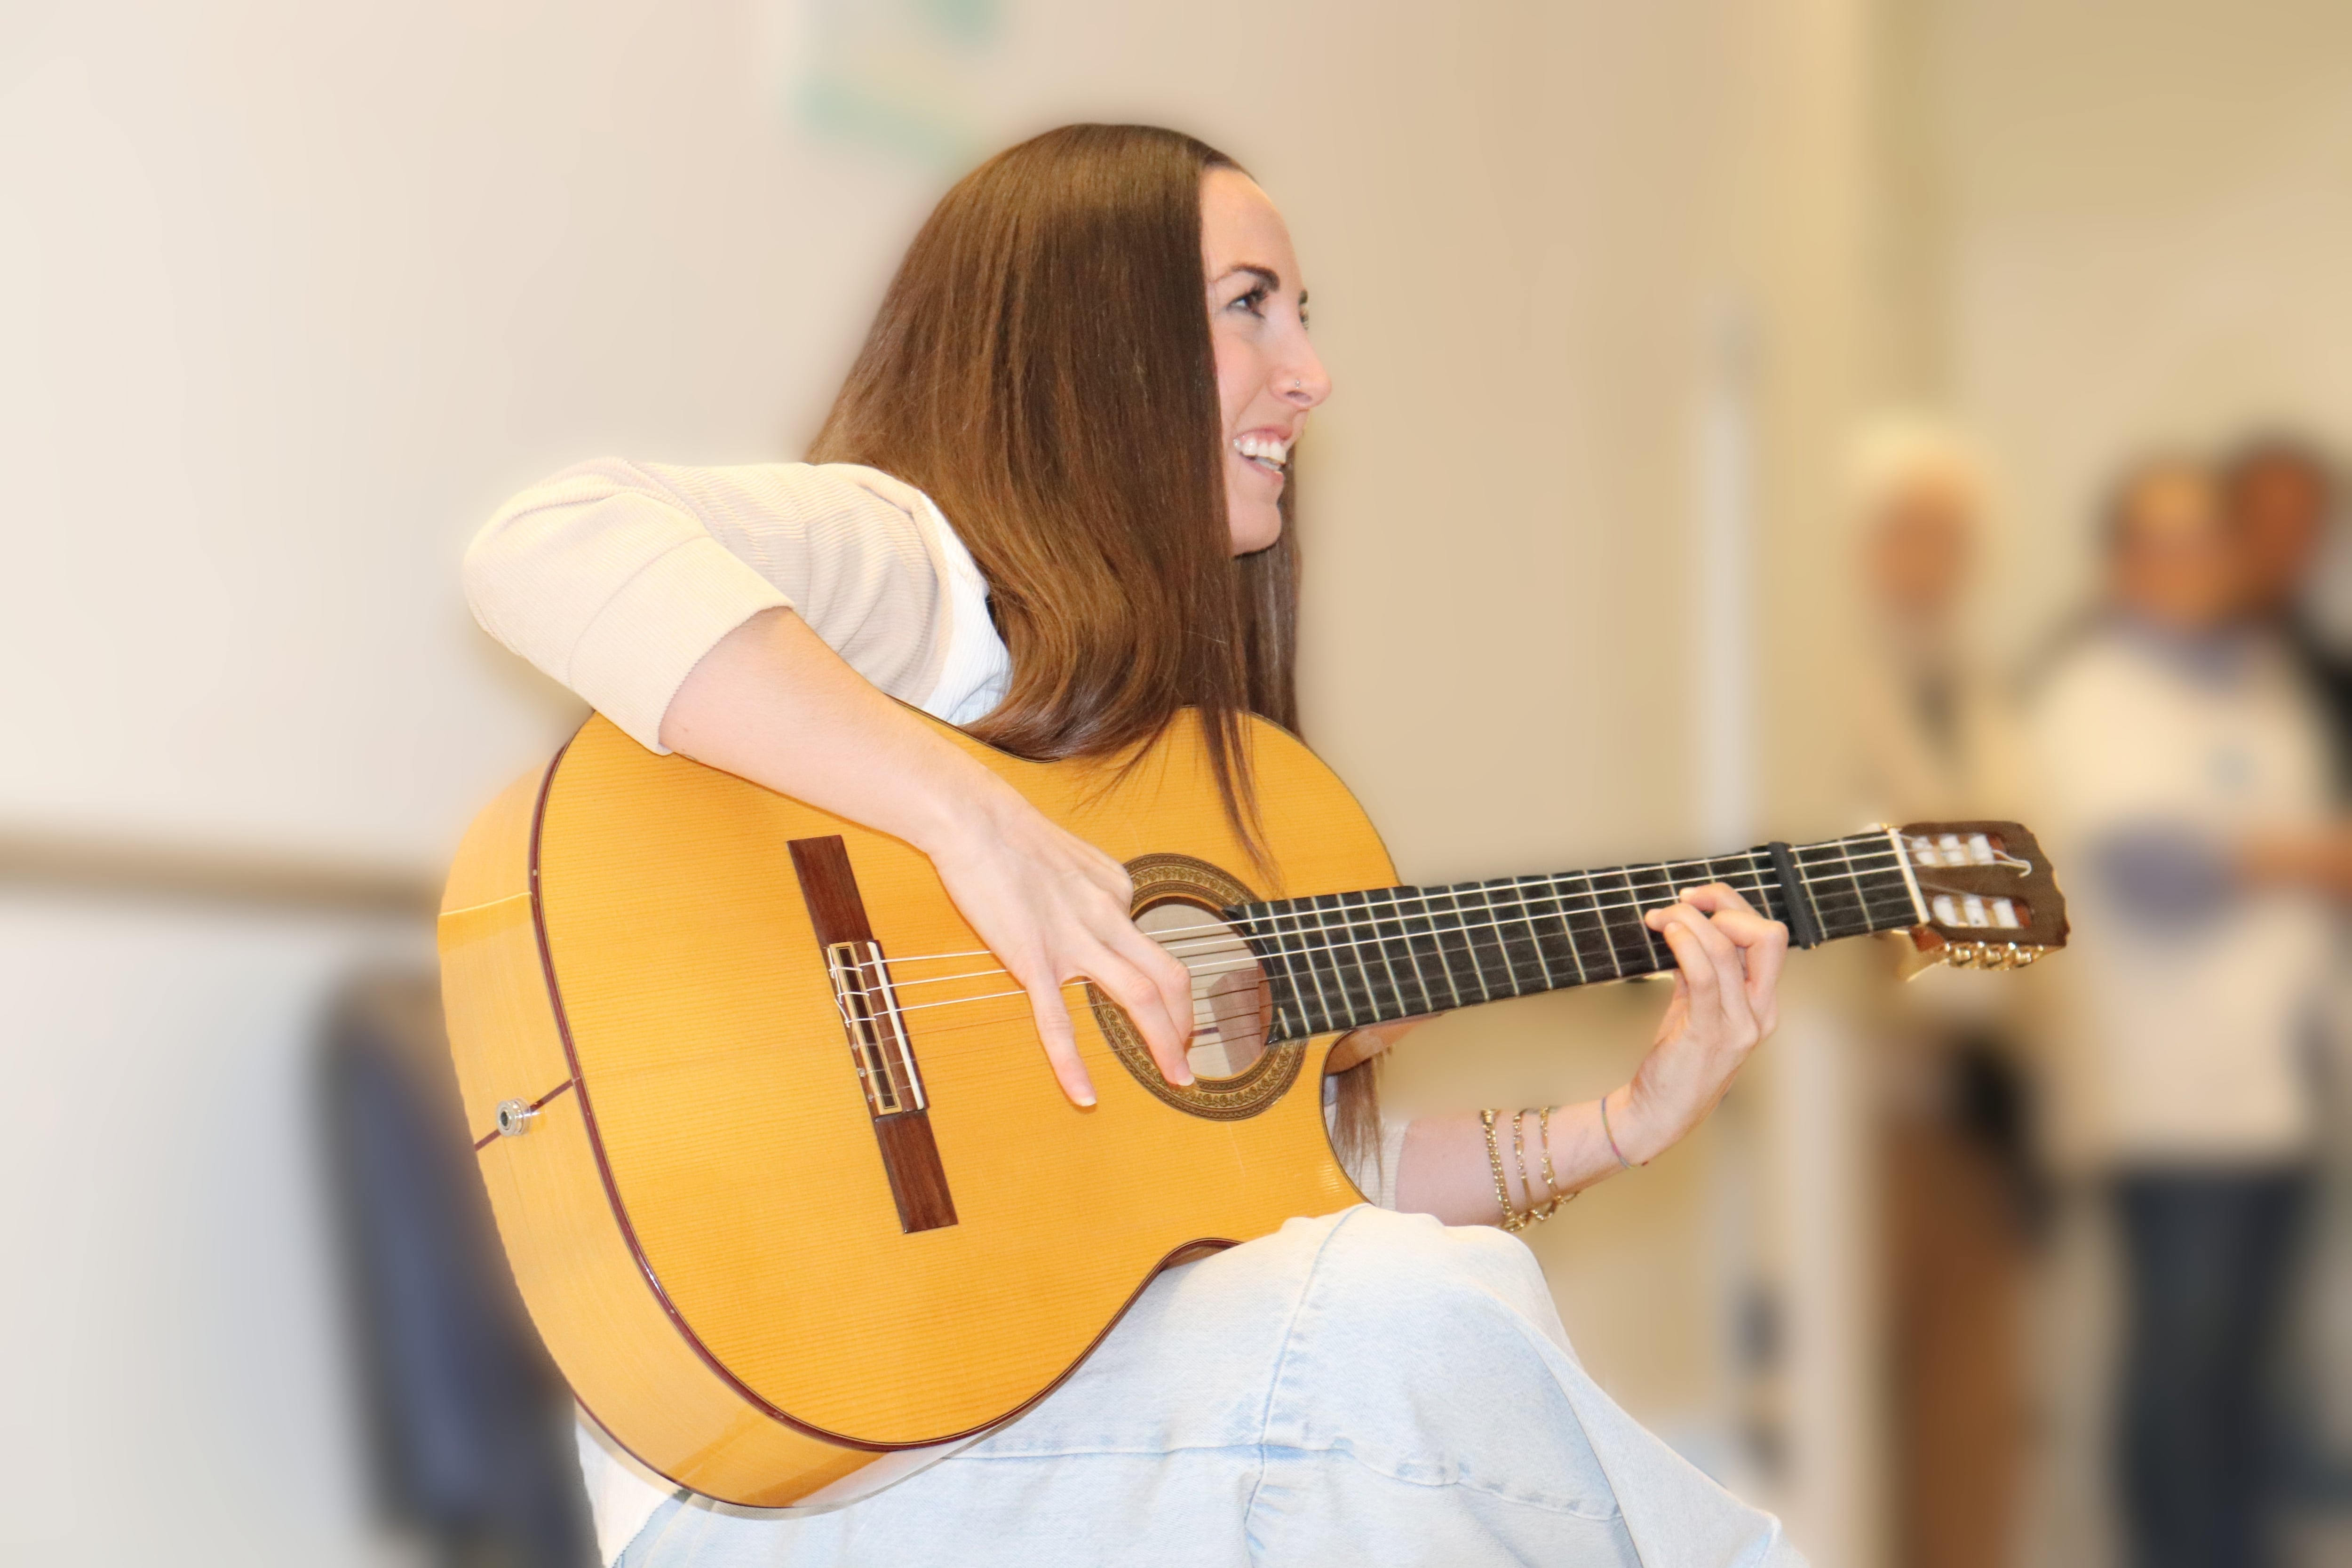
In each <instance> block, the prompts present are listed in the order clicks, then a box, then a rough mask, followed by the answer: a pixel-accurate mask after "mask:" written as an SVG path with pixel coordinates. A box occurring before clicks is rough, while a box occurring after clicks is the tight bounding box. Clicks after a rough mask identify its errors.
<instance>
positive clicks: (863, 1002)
mask: <svg viewBox="0 0 2352 1568" xmlns="http://www.w3.org/2000/svg"><path fill="white" fill-rule="evenodd" d="M824 963H825V970H826V972H827V973H829V974H831V975H832V977H833V1001H834V1005H835V1006H836V1007H838V1008H839V1009H840V1010H841V1023H842V1027H843V1028H844V1029H845V1030H847V1031H848V1034H849V1054H850V1057H851V1058H852V1059H854V1060H855V1061H856V1064H857V1082H858V1087H860V1088H861V1089H865V1091H866V1110H869V1111H871V1112H872V1113H873V1114H874V1115H875V1116H876V1117H877V1118H879V1117H884V1116H896V1115H898V1113H900V1112H901V1111H907V1110H923V1109H925V1108H926V1106H927V1104H928V1102H927V1101H926V1100H924V1099H923V1079H922V1075H921V1074H920V1073H919V1072H917V1071H916V1070H915V1048H914V1047H913V1046H912V1045H911V1044H910V1043H909V1042H908V1039H907V1026H906V1025H905V1023H904V1022H902V1021H901V1020H900V1018H899V1016H898V993H897V992H896V991H894V990H892V989H891V986H890V963H889V961H888V960H887V959H886V958H884V957H883V956H882V944H881V943H880V942H829V943H827V944H826V946H825V950H824Z"/></svg>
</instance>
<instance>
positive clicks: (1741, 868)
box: [1224, 830, 1926, 1041]
mask: <svg viewBox="0 0 2352 1568" xmlns="http://www.w3.org/2000/svg"><path fill="white" fill-rule="evenodd" d="M1706 882H1722V883H1726V884H1727V885H1728V886H1730V887H1732V888H1733V889H1737V890H1738V892H1739V893H1740V894H1741V895H1742V896H1743V897H1745V898H1746V899H1747V900H1748V902H1749V903H1750V904H1753V905H1755V906H1756V907H1757V908H1759V909H1760V910H1763V911H1765V912H1766V913H1768V914H1769V915H1770V916H1771V917H1772V918H1773V919H1774V920H1777V921H1783V922H1784V923H1786V924H1787V925H1788V927H1789V930H1790V940H1791V942H1792V944H1793V945H1796V946H1800V947H1811V946H1814V945H1816V944H1817V943H1819V942H1827V941H1834V940H1837V939H1840V938H1843V937H1850V936H1866V935H1869V934H1871V933H1873V932H1875V931H1903V930H1907V929H1908V928H1910V927H1912V926H1914V925H1917V924H1920V923H1922V921H1924V920H1925V918H1926V917H1925V914H1924V911H1923V909H1922V906H1921V904H1920V901H1919V895H1918V889H1917V887H1916V884H1915V882H1914V881H1913V879H1912V876H1911V874H1910V872H1909V871H1908V869H1907V868H1906V859H1905V858H1904V856H1903V854H1902V853H1901V852H1900V850H1899V849H1898V847H1897V844H1896V840H1895V836H1894V835H1893V834H1892V833H1889V832H1886V831H1884V830H1880V831H1874V832H1870V833H1863V834H1856V835H1853V836H1852V837H1845V838H1834V839H1830V840H1827V841H1825V842H1823V843H1820V844H1807V845H1801V846H1797V847H1790V846H1789V845H1785V844H1776V845H1768V846H1765V847H1759V848H1756V849H1750V850H1747V851H1745V852H1743V853H1740V854H1735V855H1725V856H1718V857H1716V858H1710V859H1703V860H1664V861H1655V862H1652V863H1649V864H1646V865H1634V866H1613V867H1610V868H1607V869H1604V870H1597V871H1563V872H1559V873H1557V874H1554V875H1549V876H1534V877H1504V878H1500V879H1495V880H1491V881H1484V882H1456V883H1454V884H1453V885H1451V886H1448V887H1442V888H1378V889H1367V890H1365V891H1361V892H1349V893H1323V894H1318V895H1317V896H1315V897H1313V898H1306V899H1284V900H1276V901H1274V902H1269V903H1257V904H1245V905H1243V906H1241V907H1240V908H1238V909H1232V910H1225V911H1224V915H1225V918H1226V920H1227V921H1231V922H1232V924H1233V926H1234V930H1235V931H1239V932H1240V933H1241V934H1242V936H1243V937H1244V939H1245V940H1246V941H1247V942H1249V944H1250V947H1251V948H1252V950H1253V951H1254V952H1255V953H1256V955H1257V958H1258V961H1259V963H1260V965H1261V966H1262V968H1263V969H1264V971H1265V976H1266V979H1267V983H1268V984H1269V986H1270V987H1271V989H1272V992H1273V998H1272V999H1273V1005H1274V1012H1275V1027H1274V1033H1273V1038H1274V1039H1275V1040H1276V1041H1281V1040H1298V1039H1305V1038H1307V1037H1309V1036H1313V1035H1321V1034H1329V1033H1331V1032H1333V1031H1336V1030H1344V1029H1356V1028H1361V1027H1363V1026H1366V1025H1370V1024H1382V1023H1389V1022H1391V1021H1393V1020H1395V1019H1399V1018H1410V1017H1415V1016H1422V1015H1424V1014H1430V1013H1444V1012H1449V1011H1451V1010H1453V1009H1454V1008H1456V1007H1468V1006H1475V1005H1477V1004H1479V1003H1482V1002H1499V1001H1502V1000H1503V999H1505V998H1506V997H1510V996H1525V995H1528V994H1531V993H1533V992H1538V991H1557V990H1560V989H1562V988H1564V987H1567V986H1570V985H1589V984H1597V983H1600V982H1602V981H1608V980H1627V979H1632V978H1633V977H1635V976H1637V975H1643V974H1654V973H1658V972H1660V971H1662V970H1667V969H1672V968H1673V967H1674V964H1675V957H1674V953H1673V952H1672V951H1671V950H1670V949H1668V947H1667V946H1666V943H1665V941H1664V938H1662V937H1660V936H1659V935H1657V933H1655V932H1654V931H1651V930H1650V929H1649V927H1648V926H1646V925H1644V924H1643V915H1645V914H1647V913H1648V912H1649V911H1650V910H1654V909H1660V908H1663V907H1664V906H1666V905H1668V904H1671V903H1673V902H1675V900H1676V899H1677V898H1678V897H1679V896H1680V894H1681V892H1682V891H1683V889H1686V888H1692V887H1696V886H1698V885H1700V884H1702V883H1706Z"/></svg>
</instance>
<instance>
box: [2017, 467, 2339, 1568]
mask: <svg viewBox="0 0 2352 1568" xmlns="http://www.w3.org/2000/svg"><path fill="white" fill-rule="evenodd" d="M2249 580H2250V572H2249V568H2248V562H2247V559H2246V555H2245V552H2242V551H2241V550H2239V549H2238V548H2237V543H2236V540H2235V537H2234V535H2233V533H2232V531H2231V529H2230V528H2229V527H2228V526H2227V523H2226V521H2225V518H2224V515H2223V510H2222V505H2221V494H2220V491H2219V489H2218V487H2217V485H2216V483H2215V481H2214V480H2213V479H2212V478H2211V477H2210V475H2209V473H2208V472H2207V471H2206V470H2205V469H2204V468H2202V467H2201V466H2200V465H2198V464H2196V463H2194V462H2191V461H2189V460H2187V459H2184V458H2159V459H2156V460H2152V461H2149V462H2147V463H2145V464H2143V465H2141V466H2139V467H2137V468H2134V469H2132V470H2130V471H2129V472H2128V473H2126V476H2125V477H2124V478H2123V479H2122V481H2121V482H2120V483H2119V484H2118V485H2117V487H2116V489H2115V491H2114V492H2113V495H2112V498H2111V500H2110V502H2109V505H2108V509H2107V512H2106V517H2105V602H2104V605H2103V607H2102V610H2101V612H2100V614H2099V615H2098V616H2096V617H2095V619H2094V620H2093V621H2092V622H2090V623H2089V624H2088V625H2087V626H2085V627H2084V629H2083V631H2082V632H2081V633H2080V634H2079V635H2078V636H2077V637H2074V638H2073V639H2072V640H2070V641H2069V642H2068V643H2067V644H2066V645H2065V646H2064V647H2063V649H2062V650H2061V651H2060V653H2059V654H2058V656H2057V658H2056V661H2055V663H2054V665H2053V667H2052V668H2050V669H2049V670H2048V671H2047V673H2046V676H2045V679H2044V680H2043V683H2042V689H2041V690H2040V691H2039V692H2038V694H2037V696H2036V699H2035V700H2034V704H2033V711H2032V742H2033V746H2034V751H2035V753H2036V759H2037V762H2038V764H2039V771H2040V783H2041V788H2042V811H2043V813H2044V820H2045V823H2046V825H2047V827H2048V830H2049V837H2050V842H2051V843H2052V846H2053V853H2054V854H2056V855H2057V856H2058V857H2059V858H2060V860H2061V864H2063V865H2064V866H2066V867H2067V868H2068V869H2069V882H2068V885H2069V889H2070V894H2069V896H2070V902H2071V904H2072V910H2073V914H2074V931H2075V940H2074V953H2073V955H2072V956H2071V959H2070V963H2069V965H2068V970H2067V973H2068V976H2069V979H2070V981H2071V982H2072V983H2073V1000H2074V1003H2075V1005H2076V1008H2077V1011H2076V1012H2075V1014H2074V1017H2073V1019H2072V1022H2071V1038H2070V1040H2069V1042H2068V1044H2069V1046H2070V1047H2072V1048H2071V1049H2070V1051H2069V1052H2068V1057H2067V1060H2068V1065H2069V1068H2070V1070H2069V1071H2068V1072H2067V1073H2066V1074H2065V1075H2064V1079H2065V1084H2066V1088H2067V1090H2068V1092H2067V1093H2066V1094H2065V1095H2064V1096H2063V1100H2064V1101H2065V1105H2064V1112H2065V1114H2064V1121H2065V1122H2066V1129H2065V1136H2064V1138H2063V1145H2064V1147H2066V1148H2067V1149H2068V1150H2069V1152H2071V1153H2073V1154H2074V1155H2075V1156H2077V1157H2079V1158H2080V1159H2082V1160H2083V1161H2084V1162H2085V1163H2087V1165H2088V1168H2089V1169H2090V1170H2091V1171H2093V1172H2094V1173H2096V1174H2098V1175H2099V1176H2101V1177H2102V1178H2104V1181H2105V1185H2106V1187H2107V1190H2108V1191H2109V1193H2110V1194H2111V1195H2112V1199H2113V1204H2114V1209H2115V1214H2116V1220H2117V1222H2118V1225H2119V1227H2120V1232H2121V1240H2122V1246H2123V1253H2124V1260H2123V1262H2124V1274H2125V1279H2124V1286H2125V1296H2126V1315H2127V1322H2126V1344H2125V1359H2124V1366H2123V1373H2122V1378H2123V1387H2122V1390H2121V1393H2122V1401H2121V1411H2120V1415H2121V1425H2120V1428H2119V1436H2120V1439H2121V1450H2122V1452H2121V1456H2120V1458H2121V1461H2122V1463H2121V1479H2122V1483H2123V1495H2122V1502H2123V1511H2124V1516H2125V1523H2126V1531H2127V1536H2128V1541H2129V1546H2130V1552H2131V1560H2132V1561H2133V1562H2135V1563H2144V1564H2151V1565H2165V1568H2170V1565H2176V1564H2177V1565H2179V1568H2189V1565H2192V1564H2194V1565H2209V1564H2210V1565H2212V1568H2222V1565H2225V1564H2226V1565H2229V1568H2241V1565H2243V1564H2249V1563H2262V1562H2264V1561H2267V1560H2269V1556H2270V1551H2271V1548H2270V1544H2269V1542H2268V1541H2267V1539H2266V1537H2267V1534H2268V1531H2267V1521H2266V1519H2265V1517H2264V1501H2265V1498H2264V1493H2265V1489H2266V1482H2267V1480H2268V1477H2267V1475H2266V1467H2265V1465H2264V1453H2265V1449H2266V1447H2267V1445H2266V1442H2265V1438H2266V1436H2267V1433H2266V1425H2267V1423H2266V1421H2265V1419H2264V1415H2265V1413H2264V1410H2263V1399H2262V1394H2261V1387H2262V1381H2263V1370H2264V1365H2265V1363H2266V1360H2267V1358H2268V1355H2269V1352H2270V1351H2271V1348H2272V1346H2273V1342H2274V1341H2275V1339H2276V1337H2277V1331H2278V1327H2279V1320H2280V1317H2281V1305H2282V1299H2283V1297H2284V1293H2285V1286H2286V1282H2287V1279H2288V1277H2289V1273H2290V1265H2291V1262H2292V1260H2293V1257H2294V1241H2295V1237H2296V1234H2297V1228H2298V1223H2299V1219H2300V1216H2301V1214H2302V1211H2303V1209H2304V1206H2305V1202H2306V1197H2307V1190H2308V1185H2309V1179H2308V1174H2307V1173H2308V1162H2309V1158H2310V1152H2311V1148H2312V1139H2313V1131H2314V1129H2313V1121H2314V1112H2313V1096H2312V1093H2311V1088H2310V1085H2309V1083H2308V1081H2307V1079H2306V1061H2307V1054H2306V1053H2307V1049H2308V1047H2309V1046H2310V1045H2311V1043H2312V1041H2313V1037H2314V1032H2315V1028H2316V1027H2317V1022H2318V1019H2319V1017H2320V1016H2321V1014H2320V1006H2321V1002H2322V996H2323V992H2324V988H2325V984H2326V979H2327V966H2328V934H2329V932H2328V911H2327V910H2326V904H2325V901H2324V899H2323V896H2322V895H2323V893H2324V892H2325V891H2326V884H2325V881H2324V879H2323V878H2322V877H2321V876H2320V873H2321V872H2322V871H2323V870H2324V866H2325V858H2324V856H2323V855H2321V854H2320V853H2319V851H2320V849H2321V848H2322V847H2324V846H2325V844H2326V823H2327V818H2328V814H2329V778H2328V760H2327V737H2326V722H2325V719H2324V717H2323V715H2322V712H2321V710H2320V709H2319V707H2318V705H2317V704H2316V703H2315V701H2314V700H2313V698H2312V694H2311V690H2310V688H2309V687H2308V685H2307V684H2306V683H2305V680H2304V679H2303V678H2302V675H2301V672H2300V670H2299V669H2298V668H2297V663H2296V660H2295V658H2294V657H2293V655H2292V654H2291V652H2290V650H2289V649H2288V647H2287V646H2286V644H2285V642H2284V639H2283V638H2282V637H2279V636H2278V635H2277V633H2276V631H2275V629H2274V628H2273V626H2269V625H2266V624H2264V623H2263V621H2262V620H2261V619H2260V618H2259V617H2257V616H2252V615H2250V614H2249V613H2248V583H2249ZM2337 890H2339V891H2340V889H2337Z"/></svg>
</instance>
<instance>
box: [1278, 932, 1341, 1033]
mask: <svg viewBox="0 0 2352 1568" xmlns="http://www.w3.org/2000/svg"><path fill="white" fill-rule="evenodd" d="M1282 934H1283V933H1280V932H1277V933H1276V941H1277V942H1279V940H1280V937H1281V935H1282ZM1288 934H1289V936H1290V938H1291V940H1292V941H1293V942H1297V944H1298V955H1297V956H1298V962H1299V965H1300V966H1301V967H1303V968H1304V969H1305V970H1306V972H1307V980H1308V981H1309V982H1311V983H1312V984H1314V986H1315V1005H1316V1007H1318V1009H1320V1010H1321V1012H1322V1014H1323V1027H1322V1028H1321V1029H1310V1030H1309V1031H1308V1033H1310V1034H1318V1035H1319V1034H1323V1033H1325V1032H1327V1031H1328V1030H1329V1028H1330V1027H1331V999H1330V997H1329V996H1328V994H1326V993H1325V992H1324V989H1323V974H1322V971H1321V968H1320V966H1319V965H1318V964H1316V963H1314V962H1312V961H1311V960H1310V959H1309V958H1308V957H1307V933H1306V931H1305V930H1304V929H1303V928H1301V929H1298V930H1295V931H1291V932H1289V933H1288ZM1282 952H1283V956H1284V960H1285V966H1286V967H1288V960H1289V957H1290V953H1289V951H1288V950H1287V949H1283V950H1282ZM1294 973H1296V971H1294ZM1291 989H1292V990H1293V991H1294V992H1295V993H1297V996H1298V1004H1299V1006H1298V1012H1299V1016H1300V1018H1301V1019H1302V1020H1304V1021H1305V1022H1307V1023H1308V1024H1312V1023H1313V1022H1314V1021H1315V1020H1314V1017H1313V1016H1312V1015H1311V1014H1309V1013H1308V1012H1307V993H1306V991H1305V989H1304V988H1303V987H1301V986H1299V985H1298V984H1297V982H1296V981H1293V983H1292V986H1291Z"/></svg>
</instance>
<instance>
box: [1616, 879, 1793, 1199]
mask: <svg viewBox="0 0 2352 1568" xmlns="http://www.w3.org/2000/svg"><path fill="white" fill-rule="evenodd" d="M1643 923H1645V924H1646V925H1648V926H1649V928H1650V929H1651V930H1652V931H1656V932H1657V933H1658V934H1659V935H1660V936H1661V937H1663V938H1664V940H1665V942H1666V945H1667V946H1668V947H1670V948H1672V949H1673V950H1674V954H1675V965H1676V969H1675V994H1674V999H1673V1000H1672V1001H1670V1002H1668V1003H1667V1005H1666V1016H1665V1017H1664V1019H1662V1020H1660V1022H1659V1025H1658V1034H1657V1038H1656V1039H1655V1040H1654V1042H1653V1043H1652V1045H1651V1047H1650V1052H1649V1055H1647V1056H1645V1057H1643V1058H1642V1065H1641V1066H1640V1067H1639V1068H1636V1069H1635V1071H1634V1073H1633V1082H1632V1083H1630V1084H1628V1085H1627V1086H1626V1087H1625V1088H1623V1089H1619V1090H1617V1091H1616V1093H1615V1094H1613V1095H1612V1096H1611V1097H1610V1101H1609V1107H1608V1109H1609V1119H1610V1129H1611V1131H1612V1132H1613V1133H1614V1135H1615V1137H1616V1140H1617V1146H1618V1149H1619V1150H1620V1151H1621V1152H1622V1154H1623V1157H1624V1158H1626V1159H1628V1160H1631V1161H1632V1162H1633V1163H1635V1164H1646V1163H1648V1162H1649V1161H1651V1160H1653V1159H1654V1158H1656V1157H1657V1156H1658V1155H1660V1154H1662V1153H1664V1152H1665V1151H1666V1150H1668V1149H1671V1148H1673V1147H1674V1146H1675V1144H1676V1143H1679V1142H1682V1141H1683V1139H1684V1138H1685V1137H1687V1136H1688V1135H1689V1134H1690V1131H1691V1130H1692V1129H1693V1128H1695V1127H1696V1126H1697V1125H1698V1124H1699V1123H1700V1122H1701V1121H1706V1116H1707V1112H1709V1111H1711V1110H1714V1109H1715V1108H1716V1105H1717V1102H1718V1101H1720V1100H1722V1099H1723V1096H1724V1091H1725V1090H1726V1089H1729V1088H1730V1087H1731V1079H1732V1077H1733V1075H1735V1074H1737V1073H1738V1071H1739V1068H1740V1065H1741V1064H1742V1063H1744V1062H1746V1061H1747V1059H1748V1052H1750V1051H1752V1050H1754V1049H1755V1048H1756V1046H1757V1043H1758V1042H1759V1041H1760V1040H1761V1039H1763V1038H1764V1037H1765V1036H1767V1035H1769V1034H1770V1033H1771V1032H1772V1027H1773V1026H1774V1025H1775V1024H1777V1023H1779V1022H1780V1001H1779V996H1778V991H1779V987H1780V962H1781V960H1782V959H1783V958H1784V957H1785V956H1787V953H1788V951H1789V928H1788V927H1786V926H1784V925H1782V924H1781V923H1780V921H1773V920H1767V919H1765V918H1764V917H1763V916H1762V915H1760V914H1758V913H1757V912H1756V911H1755V910H1752V909H1750V908H1749V907H1748V900H1745V899H1743V898H1741V897H1740V896H1739V895H1738V893H1735V892H1733V891H1732V890H1731V889H1729V888H1727V887H1726V886H1724V885H1723V884H1722V883H1720V882H1710V883H1708V884H1707V885H1706V886H1705V887H1702V888H1692V889H1687V890H1686V891H1685V892H1684V894H1683V895H1682V900H1681V901H1680V902H1679V903H1676V904H1673V905H1670V906H1669V907H1667V908H1665V909H1662V910H1651V911H1650V912H1649V914H1648V915H1647V916H1645V917H1644V921H1643Z"/></svg>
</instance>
